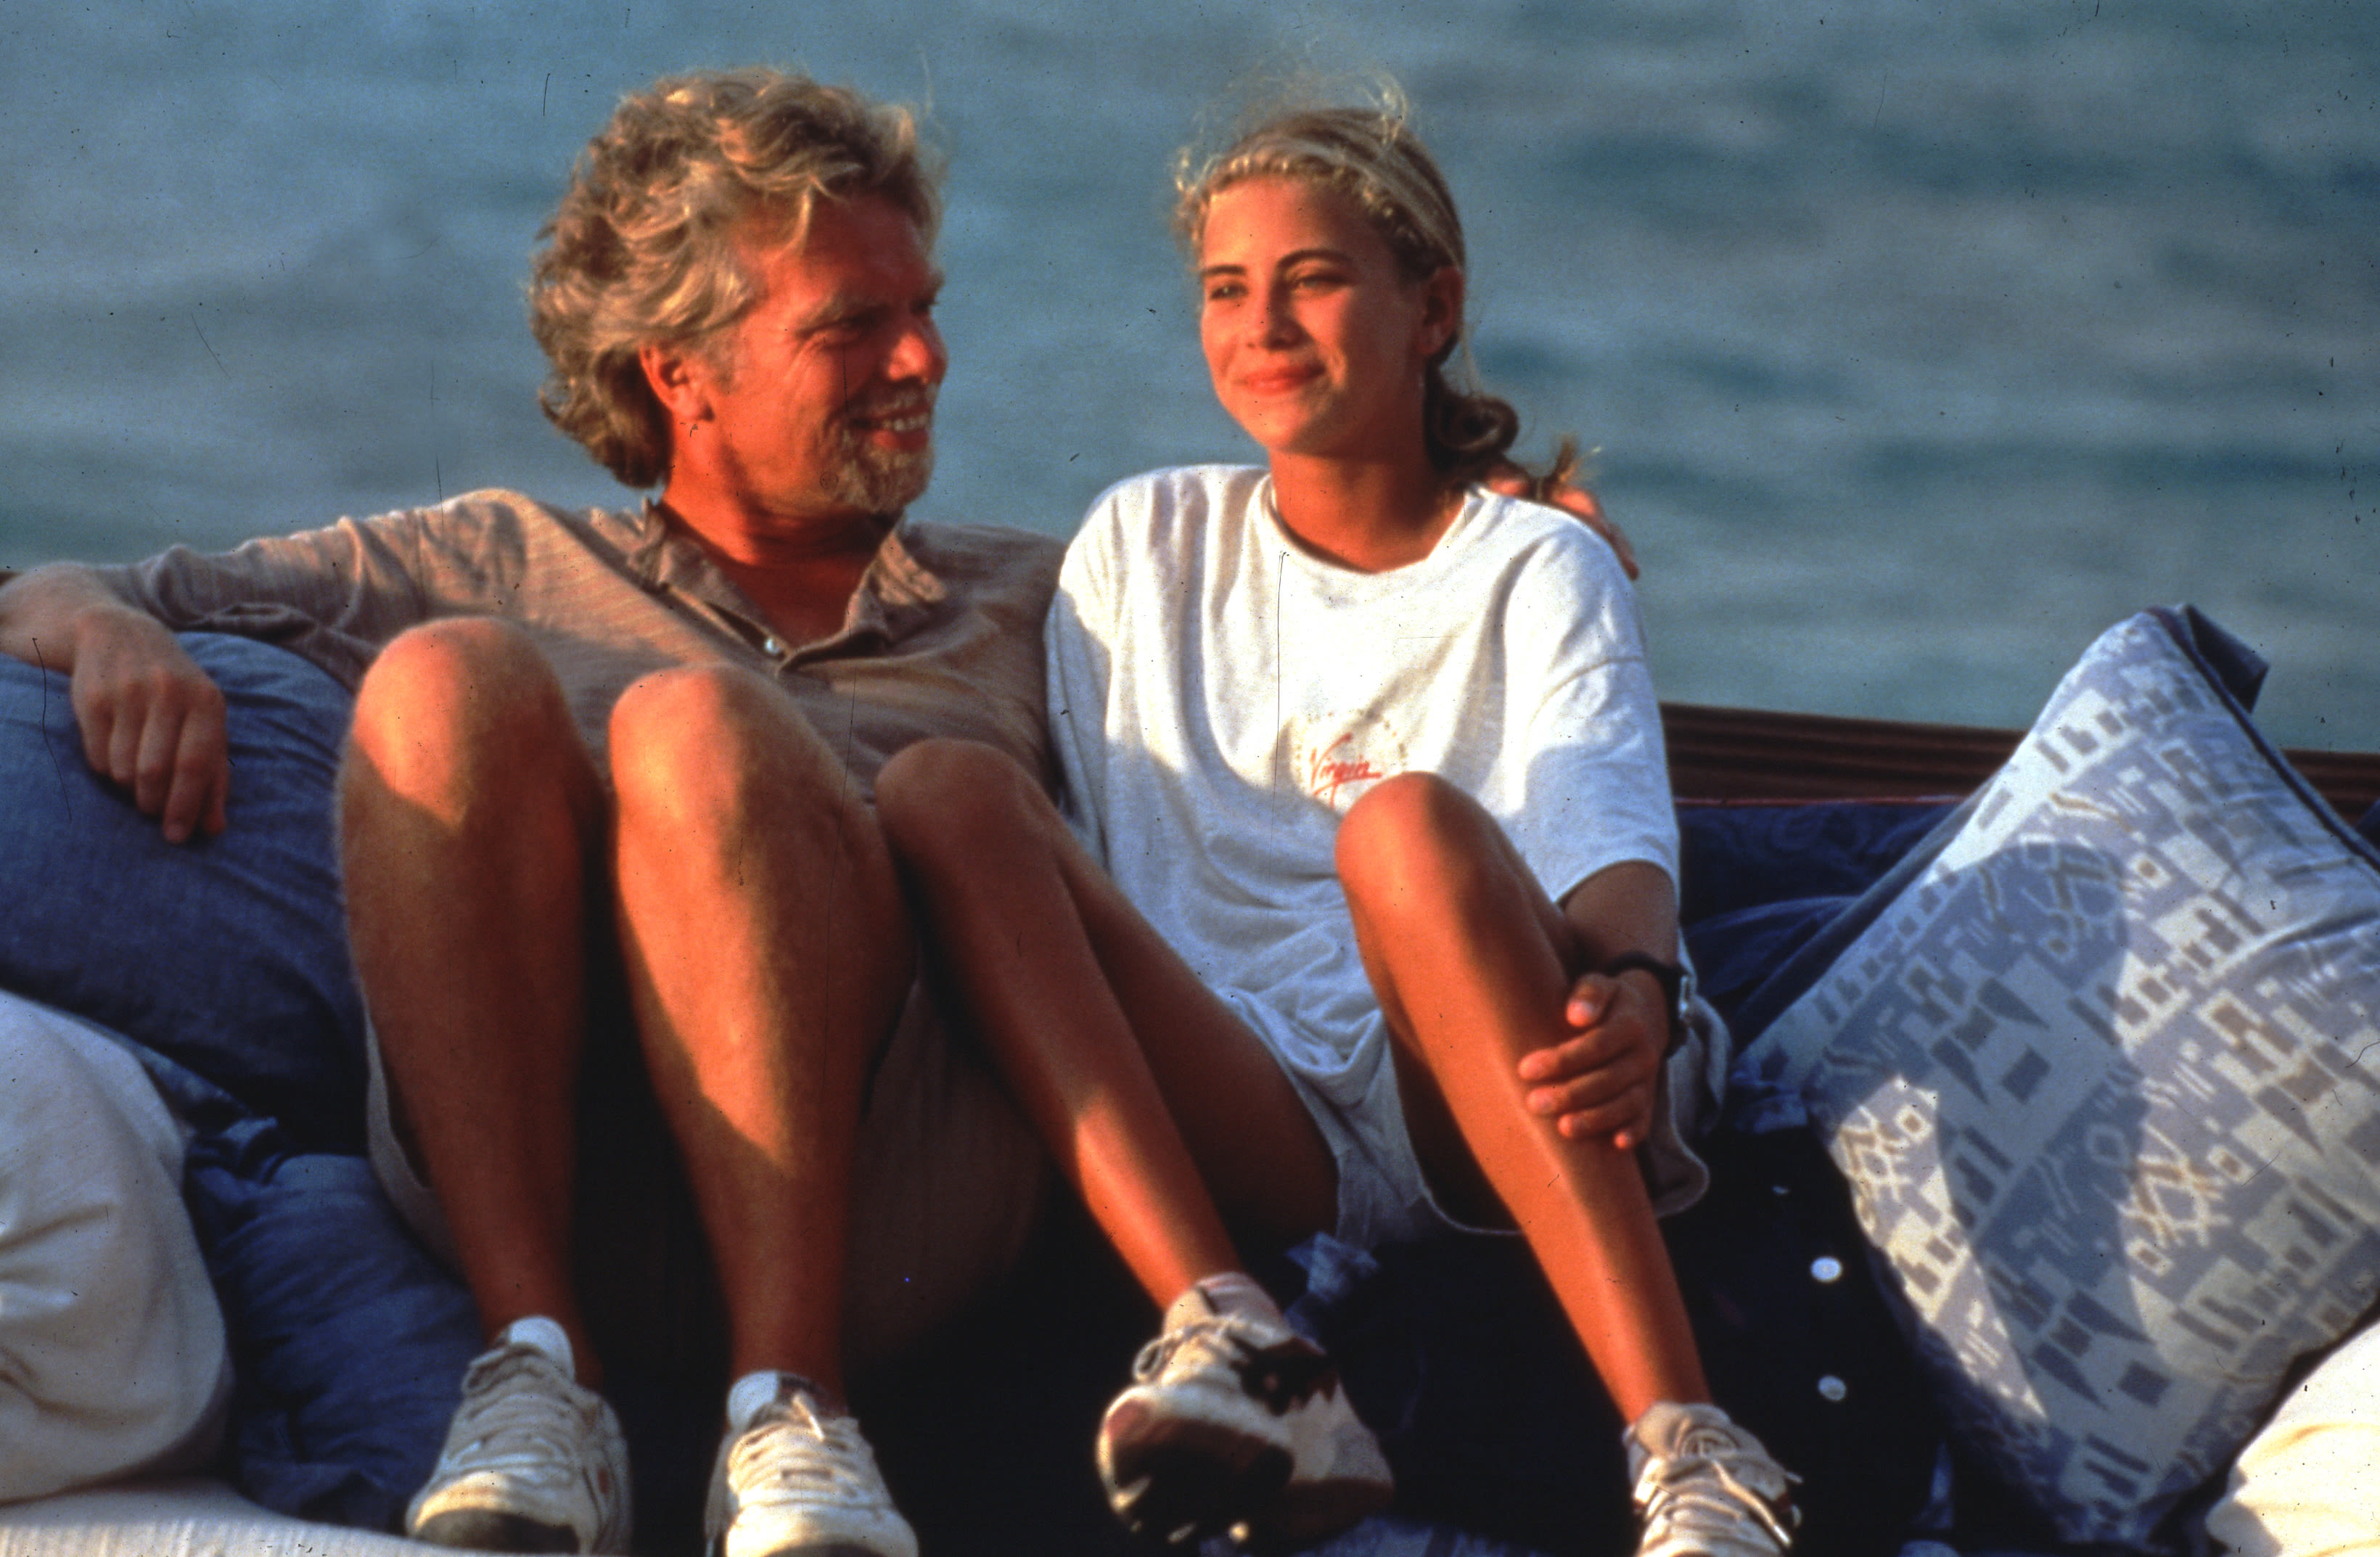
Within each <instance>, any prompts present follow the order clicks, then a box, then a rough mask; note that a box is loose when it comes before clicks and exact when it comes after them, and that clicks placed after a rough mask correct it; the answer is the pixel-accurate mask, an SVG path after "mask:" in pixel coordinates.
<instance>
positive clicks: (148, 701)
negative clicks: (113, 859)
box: [68, 605, 231, 844]
mask: <svg viewBox="0 0 2380 1557" xmlns="http://www.w3.org/2000/svg"><path fill="white" fill-rule="evenodd" d="M68 685H69V687H70V691H71V695H72V698H73V699H74V711H75V718H76V720H77V721H78V722H79V723H80V724H81V725H82V749H83V755H84V756H85V757H87V758H89V759H90V760H91V766H92V767H93V768H94V769H96V770H97V771H98V772H102V773H104V774H106V775H107V776H108V777H109V778H110V779H113V780H114V781H115V783H116V784H118V785H122V786H123V787H124V788H126V789H128V790H129V791H131V793H132V803H133V804H134V805H136V806H138V807H140V811H141V814H142V815H144V816H153V817H155V818H157V819H158V820H159V821H160V822H162V823H163V824H164V832H165V839H166V841H167V842H168V843H175V844H178V843H182V842H185V841H186V840H188V838H189V837H190V836H191V834H192V833H193V832H194V831H196V832H200V833H206V834H208V835H209V836H212V835H213V834H215V833H221V832H222V831H223V830H224V821H225V800H226V799H227V797H229V795H230V792H231V748H230V743H229V740H228V738H227V736H226V735H225V727H224V695H223V689H222V688H221V687H217V686H216V685H215V684H214V682H213V680H212V678H210V677H209V676H208V675H207V673H206V672H204V671H202V670H200V668H199V666H198V663H197V662H196V661H194V660H192V659H191V658H190V657H189V655H188V654H187V653H185V652H184V651H183V650H182V646H181V645H180V644H178V643H176V642H175V641H174V635H173V634H172V633H170V632H167V631H166V630H165V628H164V626H163V625H161V624H160V623H159V622H157V621H156V619H155V618H153V617H152V616H149V615H147V614H144V613H141V612H139V611H135V610H133V609H132V608H131V607H129V606H122V605H117V606H99V607H93V608H91V609H90V610H86V611H84V612H82V613H80V614H78V615H77V617H76V618H75V634H74V675H73V679H72V680H71V682H69V684H68Z"/></svg>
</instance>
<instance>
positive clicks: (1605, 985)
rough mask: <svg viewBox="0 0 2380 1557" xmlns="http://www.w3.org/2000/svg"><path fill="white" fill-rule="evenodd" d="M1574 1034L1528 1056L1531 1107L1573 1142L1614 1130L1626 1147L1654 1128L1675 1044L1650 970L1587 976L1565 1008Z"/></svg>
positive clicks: (1614, 1140) (1524, 1063)
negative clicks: (1658, 1086)
mask: <svg viewBox="0 0 2380 1557" xmlns="http://www.w3.org/2000/svg"><path fill="white" fill-rule="evenodd" d="M1562 1021H1563V1024H1564V1025H1565V1026H1566V1027H1568V1028H1570V1030H1571V1034H1572V1036H1571V1037H1569V1038H1567V1039H1564V1040H1562V1041H1561V1042H1560V1043H1556V1044H1552V1045H1549V1046H1548V1047H1547V1048H1544V1049H1536V1050H1532V1051H1531V1052H1528V1053H1526V1054H1524V1055H1522V1056H1521V1063H1520V1067H1519V1068H1520V1076H1521V1080H1522V1081H1523V1082H1524V1083H1525V1084H1526V1085H1527V1086H1528V1092H1527V1094H1526V1096H1525V1099H1524V1101H1525V1102H1526V1103H1527V1106H1528V1110H1529V1112H1530V1113H1535V1114H1536V1115H1538V1116H1540V1117H1541V1118H1548V1119H1551V1120H1552V1121H1553V1122H1554V1128H1555V1129H1556V1130H1557V1131H1559V1132H1560V1134H1561V1135H1562V1137H1563V1138H1565V1139H1568V1140H1588V1139H1592V1138H1594V1137H1597V1136H1609V1137H1611V1144H1612V1145H1613V1146H1615V1147H1617V1148H1619V1149H1620V1150H1622V1151H1633V1150H1635V1149H1636V1148H1637V1147H1639V1146H1642V1145H1644V1144H1645V1137H1647V1136H1648V1135H1649V1134H1650V1133H1651V1131H1652V1127H1653V1097H1654V1083H1655V1082H1656V1081H1657V1080H1658V1077H1659V1075H1660V1068H1661V1056H1662V1054H1663V1053H1664V1052H1666V1051H1667V1050H1668V1048H1669V1037H1670V1017H1669V1012H1668V1010H1667V1008H1666V1006H1665V1005H1664V1004H1663V1000H1662V991H1661V988H1660V982H1659V980H1658V979H1655V978H1653V976H1652V975H1650V974H1648V973H1641V972H1640V973H1636V974H1634V975H1633V977H1632V976H1631V975H1629V974H1625V973H1623V974H1621V975H1620V976H1619V977H1617V978H1614V977H1611V976H1609V975H1608V974H1601V973H1588V974H1585V975H1582V976H1581V977H1580V978H1579V979H1578V981H1577V982H1576V983H1574V984H1573V985H1572V986H1571V991H1570V999H1569V1001H1568V1003H1567V1004H1565V1005H1564V1006H1563V1008H1562Z"/></svg>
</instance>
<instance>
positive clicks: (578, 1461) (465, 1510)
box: [405, 1318, 628, 1552]
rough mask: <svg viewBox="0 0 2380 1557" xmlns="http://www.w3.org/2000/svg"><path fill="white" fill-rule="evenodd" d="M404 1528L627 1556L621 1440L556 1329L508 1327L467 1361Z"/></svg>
mask: <svg viewBox="0 0 2380 1557" xmlns="http://www.w3.org/2000/svg"><path fill="white" fill-rule="evenodd" d="M405 1528H406V1533H407V1535H410V1536H411V1537H412V1538H413V1539H416V1540H421V1541H428V1542H430V1543H431V1544H432V1545H436V1546H459V1547H469V1548H474V1549H477V1550H480V1551H614V1552H616V1551H626V1550H627V1549H628V1446H627V1442H626V1441H625V1440H624V1439H623V1438H622V1437H621V1436H620V1422H619V1418H617V1417H614V1416H613V1415H612V1408H611V1407H610V1406H609V1405H605V1404H604V1403H603V1397H602V1396H601V1395H599V1394H597V1393H595V1392H594V1391H592V1390H587V1389H581V1388H579V1386H578V1383H577V1380H576V1379H575V1378H574V1377H573V1375H572V1372H571V1356H570V1341H569V1338H568V1337H566V1336H565V1335H564V1334H563V1332H562V1327H561V1326H560V1325H558V1324H556V1323H554V1321H553V1320H549V1319H544V1318H530V1319H525V1320H515V1321H514V1322H513V1323H512V1324H510V1325H508V1326H506V1327H505V1329H504V1333H503V1334H502V1335H500V1336H498V1337H497V1338H496V1344H494V1345H493V1346H492V1347H490V1348H489V1349H488V1350H487V1351H485V1352H483V1353H481V1354H480V1356H478V1357H477V1358H475V1359H473V1361H472V1363H471V1366H470V1368H468V1370H467V1371H466V1372H465V1373H464V1375H463V1403H462V1405H458V1406H456V1407H455V1420H454V1422H453V1424H452V1425H450V1426H449V1427H448V1428H447V1429H446V1445H445V1447H444V1448H443V1449H442V1450H441V1451H440V1452H439V1454H438V1468H437V1469H436V1470H434V1471H432V1472H431V1475H430V1480H429V1481H428V1482H427V1483H426V1484H425V1485H424V1486H423V1487H422V1489H421V1490H420V1491H419V1493H417V1494H416V1495H415V1496H414V1499H413V1505H412V1506H411V1507H410V1508H408V1509H407V1510H406V1514H405Z"/></svg>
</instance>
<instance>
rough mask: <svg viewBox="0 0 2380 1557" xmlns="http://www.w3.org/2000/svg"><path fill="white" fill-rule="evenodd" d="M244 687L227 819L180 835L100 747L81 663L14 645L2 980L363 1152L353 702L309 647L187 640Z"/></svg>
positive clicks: (320, 1141) (236, 708)
mask: <svg viewBox="0 0 2380 1557" xmlns="http://www.w3.org/2000/svg"><path fill="white" fill-rule="evenodd" d="M183 642H184V644H185V646H186V647H188V649H189V651H190V652H191V653H192V654H193V655H194V656H195V657H196V658H197V659H198V661H199V663H200V664H201V665H202V666H204V667H205V668H206V670H207V671H208V673H209V674H211V675H213V676H214V677H215V678H216V680H217V682H218V683H219V684H220V685H221V686H222V687H223V688H224V691H225V697H226V698H227V699H228V702H229V710H228V723H229V732H230V740H231V760H232V781H231V782H232V791H231V799H230V815H229V826H228V827H227V829H226V830H225V833H223V834H222V835H221V836H220V837H216V838H211V839H204V840H201V841H199V842H195V843H191V844H185V845H173V844H168V843H166V842H165V841H164V836H163V835H162V834H161V833H159V831H158V828H157V824H156V823H155V822H154V821H152V820H151V819H149V818H147V817H144V816H142V815H140V812H139V811H138V810H136V809H134V808H133V806H132V805H131V803H130V801H129V800H128V798H127V797H125V796H124V795H123V793H122V792H121V791H119V790H117V789H115V787H114V786H113V785H109V784H108V783H107V782H106V781H105V780H103V779H102V778H100V777H99V775H98V774H96V773H94V772H91V767H90V765H89V764H88V763H86V762H85V761H84V760H83V757H82V743H81V737H80V736H79V734H78V732H77V730H76V727H75V723H74V717H73V711H72V708H71V706H70V705H69V703H68V702H67V684H66V679H65V678H64V677H63V676H59V675H51V674H44V673H43V672H42V671H40V670H37V669H36V668H34V667H33V666H31V665H28V664H25V663H22V662H20V661H18V660H15V659H11V658H9V657H7V656H6V655H0V901H5V902H6V904H7V905H8V910H7V912H6V914H5V915H0V988H6V989H9V990H13V991H17V992H18V993H20V994H24V995H28V996H30V997H31V998H33V999H35V1000H39V1001H43V1002H46V1003H47V1004H52V1005H55V1006H57V1007H59V1008H60V1009H62V1010H66V1011H71V1012H74V1013H75V1014H76V1015H78V1016H83V1017H86V1018H88V1019H89V1020H91V1021H94V1022H97V1023H99V1024H100V1025H101V1026H103V1027H106V1028H113V1029H114V1030H115V1031H117V1032H120V1033H123V1034H125V1035H127V1036H128V1037H130V1038H132V1039H134V1040H138V1041H139V1042H140V1043H141V1044H143V1045H145V1046H147V1047H149V1048H151V1049H152V1050H155V1051H156V1052H160V1053H163V1054H167V1055H170V1056H172V1057H173V1058H175V1059H176V1060H178V1061H180V1062H181V1063H183V1064H187V1065H188V1067H189V1068H190V1069H191V1070H193V1071H195V1072H196V1073H197V1074H198V1075H200V1076H201V1077H205V1078H206V1079H207V1080H209V1081H212V1082H213V1083H214V1084H216V1085H217V1086H220V1087H222V1088H223V1089H225V1090H226V1091H227V1092H229V1093H231V1094H232V1095H233V1096H234V1097H235V1098H237V1099H238V1100H239V1101H241V1102H242V1103H243V1104H245V1105H247V1106H248V1107H249V1108H250V1109H251V1110H253V1111H255V1112H256V1113H261V1114H263V1115H266V1116H268V1117H271V1118H273V1119H277V1120H279V1121H281V1123H282V1124H283V1125H285V1126H286V1127H287V1129H288V1130H289V1132H290V1134H291V1137H292V1138H293V1139H294V1140H295V1141H296V1142H297V1143H298V1144H299V1145H301V1146H303V1147H307V1148H312V1149H328V1150H346V1151H355V1150H362V1139H363V1137H362V1098H363V1047H362V1043H363V1006H362V1003H361V1001H360V999H359V998H358V995H357V992H356V985H355V976H354V973H353V971H352V968H351V967H350V965H349V963H348V959H347V943H346V930H345V925H344V923H343V921H342V916H341V909H340V902H339V879H338V858H337V850H336V847H335V843H334V837H333V834H332V822H331V796H332V791H333V785H334V779H335V775H336V773H337V771H338V761H339V748H340V743H341V741H342V739H343V738H344V736H345V734H346V726H347V716H348V712H349V707H350V699H349V698H348V695H347V693H346V690H345V689H344V688H343V687H340V686H339V685H338V683H336V682H334V681H333V680H332V679H331V678H330V677H329V676H327V675H324V674H322V672H321V671H319V670H317V669H315V668H314V667H313V666H312V665H310V664H309V663H307V662H305V661H303V660H300V659H298V658H297V656H295V655H294V654H291V653H288V652H287V651H284V650H280V649H275V648H273V647H271V646H269V645H266V644H261V643H256V642H251V641H249V640H248V639H237V638H225V637H221V636H218V635H212V634H191V635H188V637H186V638H185V639H183Z"/></svg>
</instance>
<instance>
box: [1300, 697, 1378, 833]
mask: <svg viewBox="0 0 2380 1557" xmlns="http://www.w3.org/2000/svg"><path fill="white" fill-rule="evenodd" d="M1288 734H1289V748H1290V771H1291V772H1292V773H1293V775H1294V776H1295V782H1296V783H1297V785H1298V786H1299V787H1300V788H1302V789H1304V790H1305V792H1306V793H1307V794H1308V795H1311V796H1313V797H1315V798H1316V799H1318V800H1319V801H1321V802H1322V803H1323V804H1324V805H1326V806H1328V807H1330V809H1332V810H1334V811H1343V810H1345V809H1347V808H1348V807H1350V806H1352V805H1354V803H1355V798H1356V797H1357V796H1360V795H1361V794H1363V793H1364V791H1366V790H1367V789H1369V788H1371V787H1372V785H1375V784H1378V782H1379V781H1380V780H1382V779H1384V778H1387V777H1389V776H1390V775H1391V774H1393V773H1401V772H1404V770H1405V748H1404V742H1403V740H1401V739H1399V738H1398V736H1397V733H1396V731H1395V730H1394V729H1393V728H1391V727H1390V724H1389V723H1388V722H1387V721H1386V720H1384V719H1382V718H1380V717H1379V716H1378V714H1375V713H1368V712H1366V713H1355V714H1350V713H1337V714H1330V715H1326V716H1324V717H1322V718H1318V719H1316V718H1305V719H1297V720H1293V721H1292V722H1291V724H1290V728H1289V732H1288Z"/></svg>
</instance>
